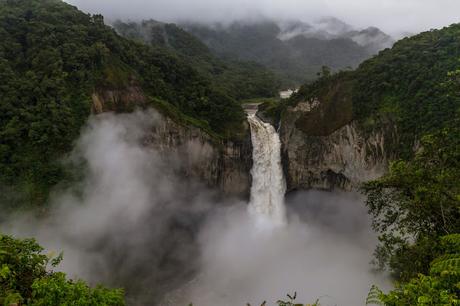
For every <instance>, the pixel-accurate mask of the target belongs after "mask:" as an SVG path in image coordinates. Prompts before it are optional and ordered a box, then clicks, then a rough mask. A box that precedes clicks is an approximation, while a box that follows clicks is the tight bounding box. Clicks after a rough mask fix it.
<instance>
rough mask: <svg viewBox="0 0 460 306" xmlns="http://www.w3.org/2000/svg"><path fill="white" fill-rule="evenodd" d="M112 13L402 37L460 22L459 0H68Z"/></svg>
mask: <svg viewBox="0 0 460 306" xmlns="http://www.w3.org/2000/svg"><path fill="white" fill-rule="evenodd" d="M67 2H69V3H71V4H74V5H77V6H78V7H79V8H80V9H82V10H84V11H87V12H91V13H102V14H103V15H105V16H106V17H108V18H122V19H134V20H138V19H150V18H154V19H158V20H161V21H170V22H174V21H178V20H191V21H201V22H231V21H234V20H239V19H253V18H260V17H261V16H263V17H267V18H272V19H273V18H275V19H298V20H301V21H304V22H311V21H312V20H314V19H318V18H321V17H325V16H333V17H337V18H339V19H342V20H344V21H345V22H347V23H349V24H352V25H353V26H355V27H357V28H366V27H368V26H377V27H379V28H381V29H382V30H384V31H385V32H387V33H389V34H391V35H393V36H399V35H400V34H401V33H404V32H411V33H418V32H421V31H424V30H429V29H430V28H439V27H442V26H447V25H449V24H451V23H456V22H459V21H460V19H459V17H458V11H460V2H459V1H457V0H436V1H434V0H402V1H401V0H371V1H369V0H348V1H345V0H327V1H326V0H217V1H216V0H194V1H191V0H132V1H128V2H127V1H122V0H98V1H93V0H68V1H67Z"/></svg>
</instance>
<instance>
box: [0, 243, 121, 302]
mask: <svg viewBox="0 0 460 306" xmlns="http://www.w3.org/2000/svg"><path fill="white" fill-rule="evenodd" d="M61 260H62V253H61V254H59V255H58V256H57V257H55V258H51V257H49V256H47V255H44V254H43V248H42V247H41V246H40V245H38V244H37V243H36V242H35V240H33V239H22V240H20V239H14V238H12V237H10V236H6V235H0V304H1V305H11V304H21V305H36V306H39V305H124V304H125V303H124V293H123V290H121V289H115V290H111V289H106V288H104V287H102V286H97V287H96V288H94V289H93V288H90V287H89V286H88V285H87V284H86V283H84V282H83V281H81V280H79V281H76V282H74V281H72V280H67V279H66V276H65V274H64V273H56V272H52V271H49V270H48V268H47V267H48V265H51V266H53V267H54V266H57V265H58V264H59V262H60V261H61Z"/></svg>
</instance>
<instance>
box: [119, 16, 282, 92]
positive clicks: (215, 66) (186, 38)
mask: <svg viewBox="0 0 460 306" xmlns="http://www.w3.org/2000/svg"><path fill="white" fill-rule="evenodd" d="M113 27H114V28H115V29H116V31H117V32H118V33H120V34H121V35H122V36H125V37H127V38H130V39H134V40H137V41H141V42H145V43H147V44H150V45H151V46H153V47H163V48H167V49H168V50H170V51H171V52H176V53H177V55H178V56H180V57H182V58H183V59H184V60H186V61H187V63H189V64H190V65H192V66H193V67H194V68H195V69H197V70H198V71H199V72H200V73H202V74H203V75H205V76H206V77H208V78H209V79H210V80H211V81H212V84H213V86H214V87H215V88H219V89H220V90H221V91H223V92H225V93H226V94H227V95H229V96H231V97H233V98H235V99H238V100H241V99H249V98H255V97H257V98H258V97H274V96H276V95H278V88H279V86H280V84H279V80H278V79H277V78H276V77H275V75H274V73H273V72H271V71H270V70H268V69H267V68H265V67H264V66H262V65H260V64H257V63H256V62H241V61H236V60H230V59H228V60H224V59H220V58H218V57H216V56H215V55H214V54H213V53H212V52H211V51H210V50H209V48H208V47H207V46H206V45H205V44H204V43H202V42H201V41H200V40H199V39H198V38H196V37H194V36H193V35H191V34H189V33H188V32H186V31H184V30H182V29H181V28H180V27H178V26H176V25H175V24H167V23H161V22H158V21H154V20H146V21H142V22H139V23H135V22H122V21H116V22H115V23H114V24H113Z"/></svg>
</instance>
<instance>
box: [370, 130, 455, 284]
mask: <svg viewBox="0 0 460 306" xmlns="http://www.w3.org/2000/svg"><path fill="white" fill-rule="evenodd" d="M420 145H421V147H422V149H421V150H420V151H419V152H418V153H417V154H416V156H415V158H414V159H413V160H410V161H397V162H394V163H393V164H392V165H391V167H390V171H389V173H388V174H387V175H386V176H384V177H383V178H381V179H379V180H377V181H372V182H369V183H367V184H365V185H364V186H363V191H364V192H365V193H366V194H367V196H368V198H367V205H368V207H369V211H370V213H371V214H372V216H373V226H374V229H376V230H377V231H378V232H379V233H380V234H381V236H380V241H381V245H380V247H379V249H377V253H376V255H377V259H378V260H379V261H380V266H381V267H384V266H385V265H389V266H390V268H391V269H392V270H393V271H394V272H395V276H396V277H398V278H402V279H405V280H407V279H409V278H411V277H413V276H414V275H416V274H417V273H419V272H423V273H426V272H428V267H429V263H430V262H431V260H433V258H434V256H436V255H437V254H438V250H437V244H436V243H435V241H436V239H437V237H438V236H441V235H446V234H450V233H458V232H460V197H459V195H460V177H459V176H458V173H459V171H460V125H459V124H458V121H454V122H452V127H449V128H445V129H443V130H441V131H439V132H437V133H433V134H429V135H427V136H425V137H423V138H422V140H421V144H420Z"/></svg>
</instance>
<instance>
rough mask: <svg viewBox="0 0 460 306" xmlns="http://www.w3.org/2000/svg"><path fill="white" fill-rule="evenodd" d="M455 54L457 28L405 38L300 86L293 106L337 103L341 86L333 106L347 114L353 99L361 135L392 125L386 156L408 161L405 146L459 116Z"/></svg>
mask: <svg viewBox="0 0 460 306" xmlns="http://www.w3.org/2000/svg"><path fill="white" fill-rule="evenodd" d="M459 50H460V25H459V24H454V25H452V26H450V27H446V28H444V29H441V30H432V31H429V32H425V33H421V34H419V35H415V36H413V37H410V38H405V39H403V40H401V41H399V42H397V43H396V44H395V45H394V47H393V48H392V49H386V50H384V51H382V52H380V53H379V55H377V56H375V57H373V58H371V59H369V60H367V61H365V62H363V63H362V64H361V65H360V66H359V68H358V69H356V70H355V71H350V72H346V73H340V74H338V75H336V76H333V77H329V78H328V77H325V78H322V79H320V80H318V81H317V82H315V83H313V84H306V85H304V86H303V87H302V88H301V89H300V91H299V93H298V94H297V95H295V96H294V97H293V99H292V103H297V102H299V101H305V100H308V99H309V98H312V97H317V98H319V99H320V101H321V102H322V103H325V104H327V103H330V102H331V100H332V101H333V100H334V99H335V98H334V96H331V93H332V92H334V90H335V91H336V90H337V87H338V86H340V89H339V91H338V92H337V93H336V96H338V97H342V98H343V101H339V102H340V103H341V104H342V106H340V104H337V108H338V109H341V110H346V111H348V110H349V109H350V105H349V101H351V105H352V111H353V112H352V116H353V119H354V120H356V121H357V122H358V123H360V125H361V127H362V128H363V130H365V131H372V130H375V129H380V128H382V127H385V126H388V125H389V124H392V125H396V126H397V129H398V135H397V136H398V139H394V140H395V144H394V145H392V146H394V147H390V145H387V151H388V154H397V155H398V156H400V157H402V158H409V157H411V156H412V154H413V150H412V146H411V145H409V144H412V143H414V142H416V141H418V140H419V139H420V138H421V137H422V136H424V135H425V134H427V133H431V132H435V131H437V130H438V129H440V128H443V127H444V126H445V125H446V123H447V122H450V121H452V120H454V118H455V117H456V116H457V113H458V111H459V109H460V97H459V94H458V91H457V92H456V93H453V92H452V90H451V89H452V86H458V79H459V78H458V74H456V73H455V70H456V69H458V66H459V64H460V63H459V60H458V59H459V57H460V51H459ZM449 71H454V72H450V73H449ZM326 74H328V73H327V72H326ZM327 118H328V117H327ZM389 142H391V141H389Z"/></svg>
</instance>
